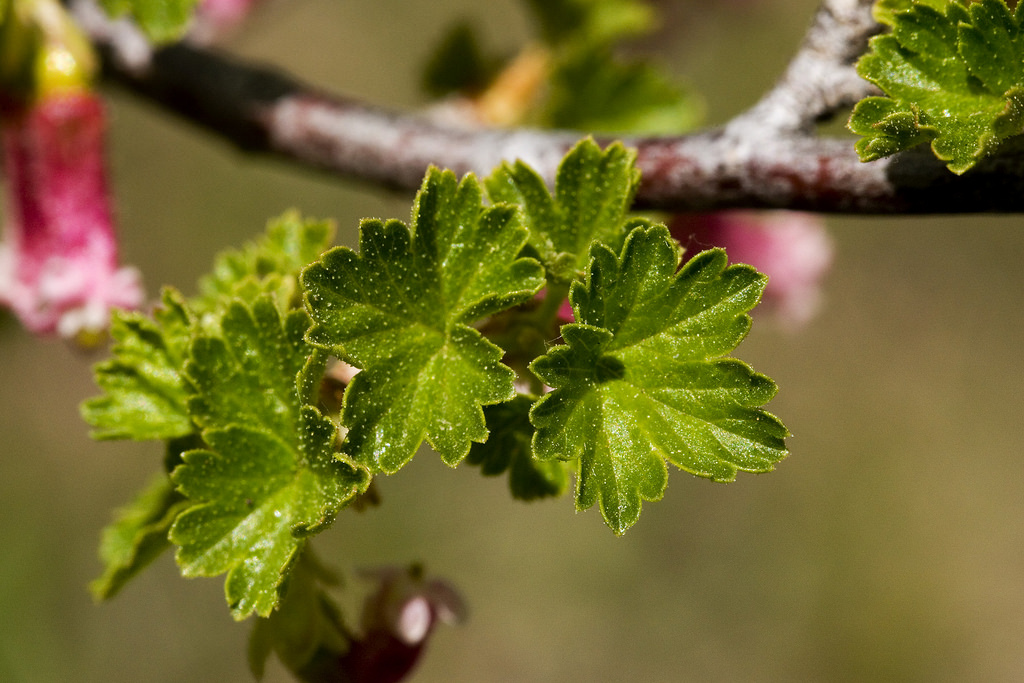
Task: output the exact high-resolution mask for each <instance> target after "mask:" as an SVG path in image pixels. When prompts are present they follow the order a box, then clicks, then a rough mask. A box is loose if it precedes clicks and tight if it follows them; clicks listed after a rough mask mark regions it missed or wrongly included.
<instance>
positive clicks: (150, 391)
mask: <svg viewBox="0 0 1024 683" xmlns="http://www.w3.org/2000/svg"><path fill="white" fill-rule="evenodd" d="M191 328H192V318H191V314H190V312H189V310H188V308H187V306H186V305H185V301H184V299H183V298H182V296H181V295H180V294H179V293H178V292H177V291H175V290H173V289H170V288H168V289H165V290H164V291H163V295H162V306H160V307H158V308H157V309H156V310H155V311H154V312H153V318H152V319H150V318H149V317H147V316H145V315H143V314H141V313H136V312H126V311H114V314H113V319H112V321H111V326H110V335H111V337H112V338H113V340H114V344H113V347H112V349H111V353H112V357H111V358H110V359H108V360H106V361H103V362H101V363H98V364H97V365H96V367H95V370H94V375H95V379H96V384H98V385H99V386H100V388H101V389H102V390H103V392H104V393H103V395H101V396H96V397H94V398H91V399H88V400H86V401H85V402H84V403H83V404H82V417H83V419H84V420H85V421H86V422H87V423H89V424H90V425H91V426H92V427H93V431H92V437H93V438H95V439H135V440H139V441H146V440H149V439H173V438H176V437H180V436H185V435H186V434H190V433H192V432H193V431H195V427H194V426H193V424H192V420H191V418H190V417H189V414H188V409H187V406H186V402H187V399H188V395H189V389H188V387H187V386H186V384H185V382H184V380H183V379H182V376H181V368H182V365H183V364H184V360H185V356H186V355H187V353H188V344H189V341H190V339H191Z"/></svg>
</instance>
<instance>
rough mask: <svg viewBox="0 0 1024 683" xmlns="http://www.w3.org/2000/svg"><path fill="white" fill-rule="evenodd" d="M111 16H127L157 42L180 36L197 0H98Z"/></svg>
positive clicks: (197, 2)
mask: <svg viewBox="0 0 1024 683" xmlns="http://www.w3.org/2000/svg"><path fill="white" fill-rule="evenodd" d="M100 4H101V5H102V6H103V9H105V10H106V11H107V13H108V14H110V16H112V17H120V16H130V17H131V18H132V19H134V20H135V22H136V23H137V24H138V25H139V28H141V29H142V30H143V31H144V32H145V33H146V35H147V36H148V37H149V38H150V40H153V41H155V42H158V43H164V42H168V41H171V40H174V39H175V38H180V37H181V35H182V34H183V33H184V32H185V29H186V28H187V27H188V24H189V21H190V20H191V19H192V14H193V12H194V10H195V8H196V6H197V5H198V4H199V0H100Z"/></svg>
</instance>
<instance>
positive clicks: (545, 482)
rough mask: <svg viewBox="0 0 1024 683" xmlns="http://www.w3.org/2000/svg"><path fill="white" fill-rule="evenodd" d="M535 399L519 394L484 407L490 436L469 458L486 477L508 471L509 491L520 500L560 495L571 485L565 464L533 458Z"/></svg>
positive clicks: (479, 444)
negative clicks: (508, 399)
mask: <svg viewBox="0 0 1024 683" xmlns="http://www.w3.org/2000/svg"><path fill="white" fill-rule="evenodd" d="M535 400H536V399H535V398H533V397H531V396H526V395H524V394H517V395H516V397H515V398H514V399H512V400H511V401H509V402H508V403H499V404H497V405H492V406H487V407H485V408H484V416H485V418H486V419H487V430H488V432H489V436H488V437H487V441H486V442H484V443H474V444H473V447H472V448H471V449H470V451H469V456H468V457H467V458H466V462H467V463H469V464H470V465H480V471H481V472H482V473H483V474H484V475H485V476H497V475H500V474H504V473H505V472H508V475H509V476H508V485H509V490H510V491H511V492H512V497H513V498H518V499H519V500H536V499H537V498H547V497H549V496H559V495H561V494H562V493H563V492H564V491H565V489H566V487H567V486H568V484H569V476H568V472H567V466H566V463H564V462H562V461H559V460H547V461H543V460H537V459H536V458H534V457H533V448H532V446H531V441H532V437H533V425H532V424H531V423H530V409H531V408H532V407H533V404H534V401H535Z"/></svg>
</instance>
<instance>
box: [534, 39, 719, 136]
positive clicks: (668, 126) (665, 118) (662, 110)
mask: <svg viewBox="0 0 1024 683" xmlns="http://www.w3.org/2000/svg"><path fill="white" fill-rule="evenodd" d="M549 91H550V92H549V94H548V97H547V99H546V101H545V103H544V111H543V112H542V114H541V120H542V122H543V123H544V125H545V126H548V127H551V128H562V129H575V130H585V131H589V132H592V133H622V132H629V133H635V134H646V135H656V134H672V133H682V132H685V131H687V130H691V129H692V128H695V127H696V126H697V125H698V124H699V123H700V121H701V120H702V119H703V116H704V106H703V104H702V102H701V100H700V99H699V98H697V97H695V96H693V95H691V94H690V93H688V92H686V91H684V90H683V89H681V88H679V87H677V86H676V85H674V84H673V83H672V82H671V81H670V80H669V79H668V78H666V77H665V75H664V74H662V73H661V72H660V71H659V70H658V69H656V68H655V67H653V66H652V65H650V64H647V63H645V62H621V61H618V60H617V59H616V58H615V57H614V56H613V54H612V51H611V50H610V49H605V48H594V49H584V50H576V51H567V52H565V53H561V54H559V56H558V58H557V59H556V60H555V64H554V67H553V69H552V73H551V79H550V85H549Z"/></svg>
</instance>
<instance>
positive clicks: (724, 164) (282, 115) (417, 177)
mask: <svg viewBox="0 0 1024 683" xmlns="http://www.w3.org/2000/svg"><path fill="white" fill-rule="evenodd" d="M870 5H871V2H870V1H869V0H826V1H825V2H824V3H823V5H822V8H821V9H820V10H819V12H818V13H817V15H816V17H815V20H814V22H813V24H812V26H811V28H810V29H809V31H808V33H807V36H806V38H805V39H804V41H803V43H802V45H801V48H800V49H799V51H798V52H797V54H796V55H795V56H794V58H793V60H792V61H791V63H790V65H789V67H788V68H787V70H786V72H785V73H784V75H783V77H782V78H781V79H780V81H779V83H778V84H777V85H776V86H775V87H774V88H773V89H772V90H771V91H769V92H768V93H767V94H766V95H765V96H764V97H763V98H762V99H761V101H760V102H758V103H757V104H756V105H755V106H754V107H753V108H751V109H750V110H749V111H747V112H745V113H744V114H741V115H740V116H738V117H737V118H736V119H734V120H733V121H732V122H730V123H729V124H728V125H726V126H725V127H723V128H720V129H715V130H709V131H701V132H698V133H694V134H691V135H684V136H677V137H660V138H625V139H624V140H623V141H624V142H625V143H626V144H627V145H630V146H633V147H636V148H637V150H638V165H639V167H640V169H641V171H642V172H643V180H642V184H641V187H640V190H639V193H638V195H637V201H638V204H639V205H640V206H642V207H646V208H656V209H664V210H672V211H685V210H711V209H726V208H779V209H783V208H784V209H796V210H805V211H819V212H843V213H959V212H983V211H988V212H992V211H1002V212H1019V211H1024V149H1022V148H1021V146H1020V145H1017V146H1015V147H1014V149H1010V150H1007V151H1006V152H1005V153H1003V154H1001V155H999V156H998V157H996V158H992V159H988V160H986V161H984V162H982V163H980V164H978V165H977V166H976V167H975V168H974V169H972V170H971V171H970V173H968V174H966V175H965V176H963V177H957V176H954V175H953V174H951V173H950V172H949V171H947V170H946V169H945V167H944V166H943V165H942V164H941V163H940V162H938V161H937V160H936V159H935V158H934V157H933V156H932V155H931V153H930V152H928V151H927V150H911V151H910V152H905V153H902V154H899V155H896V156H894V157H891V158H889V159H883V160H880V161H875V162H871V163H869V164H863V163H861V162H860V161H859V160H858V158H857V155H856V153H855V152H854V149H853V144H852V142H851V141H850V140H849V139H839V138H828V137H818V136H816V135H815V133H814V125H813V124H814V122H815V121H817V120H819V119H821V118H823V117H826V116H829V115H833V114H835V113H836V112H837V111H839V110H840V109H842V108H843V107H846V106H848V105H850V104H851V103H852V102H854V101H856V100H857V99H859V98H860V97H863V96H864V95H866V94H869V92H870V86H869V85H868V84H867V83H865V82H864V81H862V80H861V79H859V78H858V77H857V76H856V74H855V72H854V71H853V66H852V65H853V63H854V61H855V60H856V57H857V56H858V55H859V54H860V53H861V52H863V50H864V47H865V43H866V40H867V38H868V37H869V36H870V35H871V33H872V32H874V31H875V30H876V27H875V24H874V22H873V21H872V19H871V16H870ZM101 25H102V22H99V23H98V24H97V23H96V22H95V21H91V22H90V25H89V26H87V30H88V31H89V32H90V33H91V35H92V37H93V39H94V41H95V42H96V44H97V45H98V47H100V49H101V51H102V52H103V53H104V55H105V57H106V59H105V64H106V67H107V73H108V75H109V76H110V77H111V78H112V79H114V80H116V81H118V82H120V83H122V84H123V85H125V86H126V87H128V88H130V89H131V90H133V91H135V92H137V93H139V94H140V95H142V96H144V97H146V98H148V99H150V100H151V101H154V102H156V103H158V104H159V105H161V106H162V107H164V108H165V109H167V110H169V111H173V112H175V113H177V114H179V115H181V116H183V117H185V118H186V119H188V120H190V121H192V122H194V123H196V124H198V125H201V126H203V127H205V128H207V129H208V130H210V131H212V132H213V133H215V134H216V135H218V136H219V137H221V138H223V139H225V140H227V141H230V142H232V143H234V144H235V145H236V146H238V147H239V148H241V149H243V150H245V151H247V152H258V153H266V154H271V155H275V156H278V157H282V158H286V159H288V160H290V161H293V162H296V163H299V164H303V165H306V166H312V167H316V168H320V169H323V170H325V171H329V172H332V173H336V174H339V175H342V176H345V177H350V178H355V179H358V180H361V181H363V182H367V183H373V184H376V185H381V186H385V187H390V188H397V189H403V190H412V189H415V188H416V187H418V186H419V184H420V181H421V179H422V177H423V172H424V170H425V169H426V167H427V166H428V165H429V164H435V165H437V166H442V167H445V168H450V169H452V170H454V171H456V172H457V173H460V174H461V173H467V172H470V171H472V172H475V173H478V174H486V173H488V172H490V170H491V169H492V168H493V167H494V166H496V165H497V164H498V163H499V162H500V161H501V160H512V159H517V158H518V159H522V160H523V161H525V162H527V163H529V164H530V165H531V166H533V167H534V168H535V169H536V170H537V171H538V172H539V173H541V174H542V175H544V176H545V177H547V178H548V179H551V178H552V177H553V175H554V172H555V169H556V167H557V165H558V162H559V161H560V159H561V158H562V156H563V155H564V153H565V152H566V151H567V150H568V149H569V147H570V146H571V145H572V144H573V143H574V142H575V141H576V140H578V139H579V138H580V137H581V136H582V135H583V134H582V133H580V132H572V131H539V130H527V129H515V130H479V129H473V130H470V129H464V128H457V127H454V126H446V125H440V124H438V123H435V122H431V121H430V120H428V119H427V118H426V117H422V116H416V115H409V114H400V113H396V112H391V111H387V110H383V109H379V108H375V107H371V106H368V105H365V104H362V103H359V102H355V101H352V100H348V99H345V98H342V97H337V96H331V95H328V94H326V93H322V92H318V91H316V90H314V89H312V88H309V87H308V86H305V85H303V84H301V83H300V82H298V81H296V80H295V79H293V78H291V77H290V76H287V75H285V74H282V73H280V72H278V71H274V70H272V69H267V68H263V67H259V66H256V65H252V64H247V63H244V62H242V61H240V60H237V59H234V58H231V57H228V56H227V55H224V54H221V53H218V52H216V51H213V50H208V49H203V48H199V47H193V46H189V45H186V44H177V45H172V46H169V47H166V48H163V49H160V50H158V51H156V52H155V53H153V55H152V57H151V59H150V60H149V61H148V62H145V61H143V62H137V63H135V64H128V63H126V62H125V60H124V59H123V55H124V52H125V50H126V47H125V45H123V44H122V43H121V41H122V40H124V39H122V38H121V37H120V36H121V35H122V34H123V33H124V32H123V31H122V32H118V31H113V30H109V27H107V29H106V30H104V29H102V28H101Z"/></svg>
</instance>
